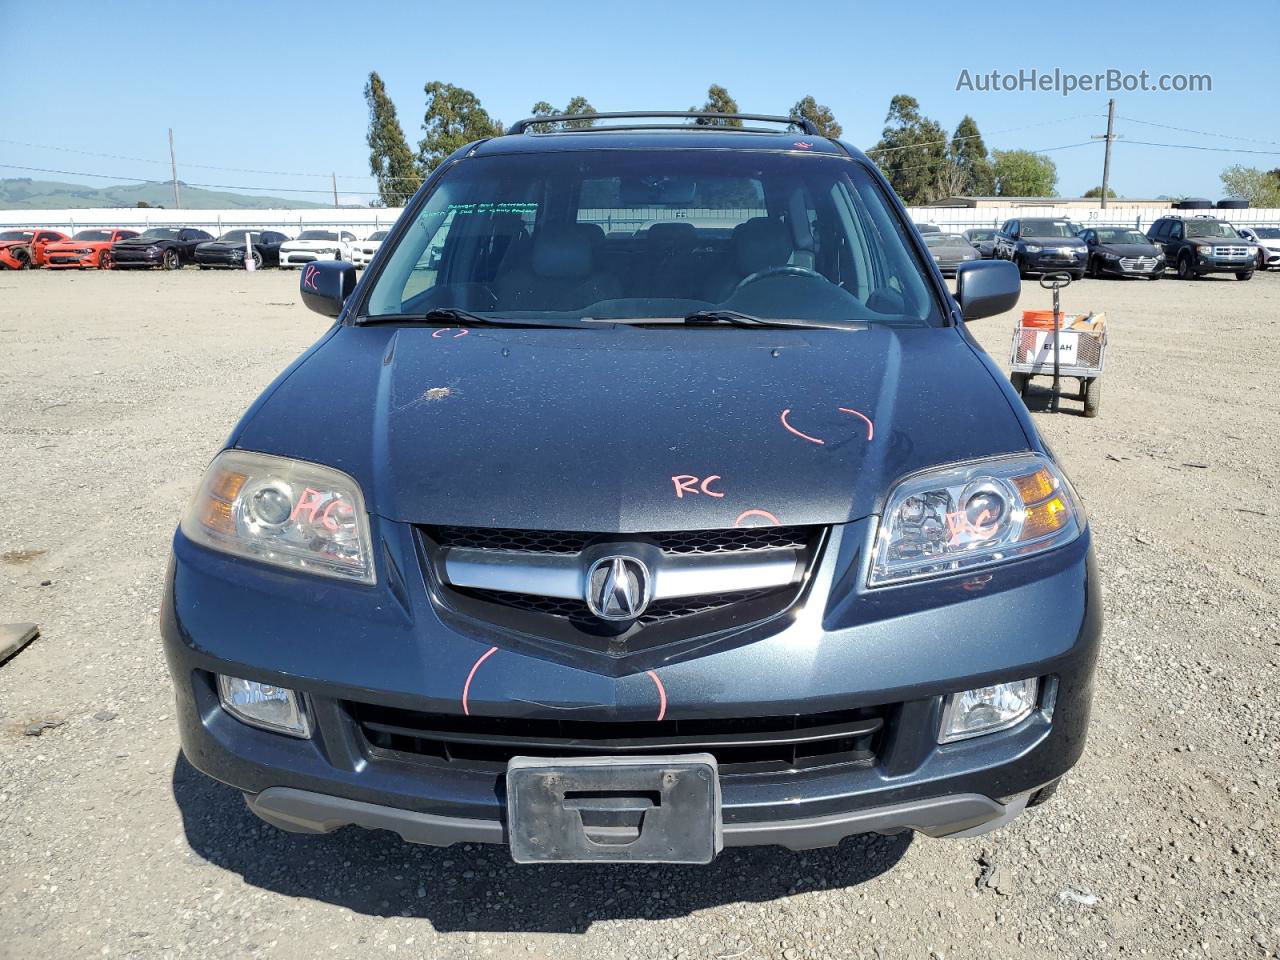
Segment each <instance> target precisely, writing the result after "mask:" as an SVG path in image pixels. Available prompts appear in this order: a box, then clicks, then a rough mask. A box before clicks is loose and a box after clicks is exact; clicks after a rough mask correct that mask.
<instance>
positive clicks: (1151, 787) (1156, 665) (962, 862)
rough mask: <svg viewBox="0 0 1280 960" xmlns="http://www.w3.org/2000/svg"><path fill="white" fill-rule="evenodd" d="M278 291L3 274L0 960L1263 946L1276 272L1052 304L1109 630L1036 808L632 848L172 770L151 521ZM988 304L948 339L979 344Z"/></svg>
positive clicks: (1267, 878)
mask: <svg viewBox="0 0 1280 960" xmlns="http://www.w3.org/2000/svg"><path fill="white" fill-rule="evenodd" d="M297 282H298V275H297V274H296V273H284V274H282V273H278V272H263V273H258V274H244V273H213V274H210V273H201V272H196V271H190V270H187V271H183V272H181V273H179V274H141V275H139V274H126V275H121V274H105V273H90V274H86V275H81V276H67V275H65V274H53V273H50V272H47V271H43V272H31V273H24V274H16V273H8V274H0V490H3V495H4V506H3V509H0V623H2V622H7V621H25V620H33V621H36V622H38V623H39V625H40V629H41V636H40V638H39V639H37V640H36V641H35V642H34V643H33V644H32V645H31V646H29V647H28V648H27V649H26V650H25V651H23V652H22V653H20V654H18V655H17V656H16V657H14V658H13V659H11V660H10V661H9V662H7V663H5V664H4V665H3V666H0V956H2V957H5V958H8V957H13V958H19V957H22V958H26V957H33V958H34V957H40V958H62V957H85V956H95V957H96V956H103V955H111V956H124V957H162V956H184V955H187V956H197V957H224V956H225V957H258V956H261V957H272V958H293V957H299V958H301V957H307V958H312V957H316V956H335V957H356V956H384V955H386V954H390V953H393V952H394V953H396V954H398V955H401V956H411V957H418V956H421V957H450V958H453V957H467V958H470V957H477V958H479V957H511V956H521V957H526V956H527V957H534V958H538V957H545V958H553V957H554V958H557V960H573V958H587V957H591V958H599V957H609V958H630V957H634V958H645V960H648V958H671V957H681V958H685V960H689V958H719V960H729V958H734V960H737V958H764V957H769V958H773V957H777V958H783V960H797V958H809V957H867V958H872V957H874V958H898V957H902V958H929V960H932V958H958V957H980V958H984V960H999V958H1021V957H1033V958H1038V957H1048V956H1066V957H1153V958H1165V957H1186V956H1194V957H1218V958H1229V960H1239V958H1250V957H1266V956H1280V817H1278V814H1280V698H1277V696H1276V690H1277V680H1280V669H1278V667H1280V626H1278V624H1280V596H1278V593H1280V561H1278V560H1277V557H1280V549H1278V548H1277V541H1276V536H1277V535H1276V530H1277V524H1278V522H1280V500H1278V499H1277V495H1276V490H1275V489H1273V487H1275V486H1276V485H1277V484H1278V483H1280V444H1278V440H1280V390H1278V389H1277V388H1278V387H1280V274H1272V275H1258V276H1256V277H1255V278H1254V279H1253V280H1252V281H1250V282H1249V283H1240V282H1237V281H1235V280H1234V279H1233V278H1231V277H1227V278H1225V279H1221V280H1219V279H1211V280H1204V281H1199V282H1194V283H1183V282H1178V281H1176V280H1173V279H1166V280H1164V281H1161V282H1159V283H1145V282H1141V281H1095V280H1088V281H1084V282H1082V283H1080V284H1077V285H1073V286H1072V287H1071V288H1070V289H1069V290H1068V291H1066V293H1065V294H1064V300H1065V304H1066V306H1067V307H1068V308H1070V309H1076V310H1082V309H1089V308H1091V309H1094V310H1105V311H1106V312H1107V313H1108V315H1109V317H1110V321H1111V327H1110V330H1111V348H1110V362H1109V365H1108V370H1107V373H1106V377H1105V381H1104V382H1105V392H1104V397H1103V406H1102V415H1101V416H1100V417H1099V418H1097V419H1093V420H1086V419H1084V418H1082V417H1080V416H1078V411H1079V409H1080V405H1079V404H1078V403H1075V402H1069V403H1067V404H1066V409H1065V412H1062V413H1059V414H1056V415H1055V414H1050V413H1048V412H1045V411H1044V409H1043V408H1044V405H1045V395H1044V393H1043V392H1042V391H1038V390H1033V393H1032V395H1031V397H1030V398H1029V400H1028V402H1029V405H1030V406H1031V407H1032V409H1033V410H1034V411H1037V412H1036V414H1035V416H1036V420H1037V422H1038V424H1039V425H1040V427H1041V428H1042V429H1043V431H1044V433H1045V435H1046V436H1047V438H1048V440H1049V442H1050V443H1051V444H1052V446H1053V448H1054V450H1055V452H1056V453H1057V455H1058V457H1059V458H1060V459H1061V461H1062V462H1063V463H1064V464H1065V465H1066V467H1067V469H1068V471H1069V472H1070V474H1071V476H1072V477H1073V479H1074V481H1075V483H1076V486H1077V488H1078V490H1079V491H1080V493H1081V494H1082V496H1083V497H1084V499H1085V500H1086V502H1087V506H1088V509H1089V511H1090V515H1091V520H1092V523H1093V527H1094V531H1095V535H1096V543H1097V552H1098V558H1099V562H1100V567H1101V571H1102V576H1103V580H1104V586H1105V590H1106V599H1105V604H1106V638H1105V642H1104V653H1103V656H1102V660H1101V664H1100V667H1099V673H1098V682H1097V698H1096V703H1095V711H1094V722H1093V728H1092V733H1091V738H1090V742H1089V747H1088V750H1087V753H1086V755H1085V757H1084V759H1083V761H1082V762H1081V763H1080V765H1079V766H1078V767H1077V768H1076V770H1075V771H1074V772H1073V774H1072V775H1071V776H1070V777H1069V779H1068V780H1067V781H1066V782H1065V784H1064V785H1063V787H1062V789H1061V791H1060V792H1059V794H1058V796H1057V798H1056V799H1055V800H1054V801H1053V802H1052V803H1050V804H1049V805H1047V806H1045V807H1042V808H1040V809H1038V810H1035V811H1031V812H1029V813H1028V814H1027V815H1026V816H1024V817H1022V818H1021V819H1019V820H1018V821H1017V822H1016V823H1015V824H1014V825H1013V826H1011V827H1010V828H1008V829H1006V830H1004V831H1002V832H1000V833H996V834H991V835H988V836H985V837H980V838H976V839H972V840H956V841H936V840H929V839H927V838H916V839H914V840H913V839H910V838H906V837H897V838H880V837H859V838H854V839H852V840H850V841H847V842H846V843H845V844H844V845H842V846H841V847H839V848H837V849H832V850H825V851H815V852H810V853H804V854H799V853H790V852H787V851H784V850H781V849H760V850H730V851H728V852H726V853H725V854H724V855H723V856H721V858H720V859H719V860H718V861H717V862H716V863H715V864H713V865H712V866H710V867H707V868H640V869H636V868H626V867H594V868H589V869H582V868H574V867H560V868H551V867H545V868H528V867H517V866H515V865H513V864H512V863H511V861H510V858H509V856H508V854H507V853H506V851H505V850H504V849H498V848H476V847H454V848H451V849H445V850H437V849H432V848H423V847H413V846H409V845H406V844H403V843H401V842H400V840H399V839H398V838H397V837H394V836H392V835H390V834H384V833H366V832H362V831H359V830H356V829H349V830H345V831H342V832H340V833H337V834H334V835H332V836H328V837H320V838H297V837H293V836H290V835H286V834H283V833H280V832H279V831H277V830H275V829H273V828H270V827H267V826H265V825H262V824H260V823H259V822H258V821H257V820H255V818H254V817H253V816H252V815H251V814H250V813H249V812H248V811H247V810H246V808H245V806H244V804H243V802H242V801H241V799H240V797H239V795H238V794H236V793H235V792H234V791H232V790H230V789H228V788H225V787H222V786H220V785H218V784H215V783H212V782H210V781H208V780H206V779H205V778H204V777H203V776H201V775H199V774H196V773H195V772H194V771H193V770H192V769H191V768H190V767H189V766H188V765H187V764H186V763H185V762H184V761H183V760H182V759H181V758H180V756H179V753H178V748H177V736H176V731H175V728H174V722H173V718H172V712H173V706H172V693H171V687H170V682H169V677H168V675H167V672H166V670H165V666H164V662H163V658H162V655H161V652H160V644H159V638H158V628H157V622H156V619H157V618H156V614H157V607H158V602H159V595H160V589H161V581H162V578H163V574H164V567H165V561H166V556H167V553H168V542H169V537H170V535H171V533H172V530H173V527H174V525H175V523H176V521H177V519H178V516H179V514H180V513H181V511H182V510H183V508H184V507H185V505H186V503H187V501H188V498H189V497H190V495H191V493H192V492H193V490H194V488H195V485H196V483H197V480H198V479H199V477H200V475H201V472H202V470H203V469H204V467H205V465H206V463H207V462H208V460H209V457H210V456H211V454H212V453H213V452H214V451H215V450H216V449H217V448H218V446H219V444H221V442H222V441H223V439H224V438H225V437H226V435H227V433H228V431H229V430H230V428H231V426H232V425H233V423H234V422H235V420H236V418H237V416H238V415H239V413H240V412H241V410H242V409H243V408H244V407H245V406H246V405H247V404H248V403H249V402H250V401H251V400H252V399H253V397H254V396H255V395H256V394H257V393H258V391H259V390H260V389H261V388H262V387H263V386H265V385H266V384H267V383H268V382H269V381H270V380H271V379H272V378H273V377H274V376H275V374H276V373H277V372H278V371H279V369H280V368H281V367H283V366H284V365H285V364H286V363H287V362H288V361H289V360H290V359H291V358H292V357H293V356H295V355H296V354H297V353H298V352H299V351H300V350H301V349H302V348H303V347H304V346H306V345H307V344H309V343H310V342H312V341H313V340H314V339H315V338H316V337H317V336H318V335H319V334H320V332H321V331H322V330H323V329H324V328H325V326H326V324H325V321H324V320H322V319H321V318H319V317H317V316H316V315H315V314H312V313H309V312H307V311H306V310H305V309H304V308H303V307H302V306H301V305H300V303H299V302H298V300H299V298H298V295H297V286H296V285H297ZM1047 306H1049V294H1048V293H1047V292H1045V291H1043V290H1041V289H1039V288H1038V287H1037V286H1035V284H1034V283H1028V284H1026V285H1025V287H1024V291H1023V301H1022V303H1021V304H1020V309H1021V308H1022V307H1047ZM1012 322H1013V321H1012V315H1008V316H1004V317H996V318H991V319H987V320H981V321H978V322H976V323H975V325H974V329H975V332H976V334H977V336H978V337H979V339H981V340H982V342H983V344H984V345H985V346H986V347H987V349H989V350H990V351H991V353H992V354H993V355H994V356H995V357H996V358H997V359H999V360H1000V361H1001V362H1002V363H1003V362H1004V361H1005V360H1007V357H1008V344H1009V337H1010V332H1011V329H1012ZM1027 629H1028V630H1035V629H1036V623H1035V621H1034V619H1029V620H1028V622H1027ZM1013 642H1016V640H1014V641H1013ZM42 722H45V723H46V726H44V728H43V731H42V734H41V735H39V736H34V735H29V731H30V730H31V725H32V724H37V725H40V724H41V723H42ZM984 864H985V866H984Z"/></svg>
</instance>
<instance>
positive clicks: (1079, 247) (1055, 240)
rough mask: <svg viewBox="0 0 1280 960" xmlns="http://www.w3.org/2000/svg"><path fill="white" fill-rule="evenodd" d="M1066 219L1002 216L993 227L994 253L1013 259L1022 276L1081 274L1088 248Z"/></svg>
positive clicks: (1075, 228) (1075, 278)
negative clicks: (994, 235) (1010, 218)
mask: <svg viewBox="0 0 1280 960" xmlns="http://www.w3.org/2000/svg"><path fill="white" fill-rule="evenodd" d="M1077 229H1078V227H1076V225H1074V224H1072V223H1071V221H1069V220H1060V219H1056V218H1040V217H1035V218H1031V219H1027V220H1022V219H1017V220H1006V221H1005V222H1004V224H1003V225H1002V226H1001V227H1000V229H999V230H997V231H996V238H995V255H996V256H997V257H999V258H1000V259H1002V260H1011V261H1013V264H1014V266H1016V267H1017V268H1018V273H1019V274H1021V275H1022V276H1023V277H1027V276H1030V275H1032V274H1046V273H1066V274H1070V276H1071V278H1072V279H1073V280H1079V279H1080V278H1081V277H1083V276H1084V270H1085V266H1086V264H1087V263H1088V250H1087V249H1086V247H1085V245H1084V241H1083V240H1081V239H1080V238H1079V237H1077V236H1076V230H1077Z"/></svg>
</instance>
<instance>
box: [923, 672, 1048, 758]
mask: <svg viewBox="0 0 1280 960" xmlns="http://www.w3.org/2000/svg"><path fill="white" fill-rule="evenodd" d="M1039 686H1040V684H1039V682H1038V681H1037V680H1036V679H1034V678H1033V679H1030V680H1016V681H1014V682H1013V683H997V684H995V685H993V686H990V687H978V688H977V689H976V690H965V691H964V692H963V693H953V694H951V695H950V696H949V697H947V700H946V703H945V704H944V705H943V708H942V724H941V726H940V727H939V729H938V742H939V743H953V742H954V741H956V740H968V739H969V738H970V737H978V736H981V735H982V734H984V733H995V732H996V731H997V730H1008V729H1009V728H1010V727H1015V726H1017V725H1018V724H1020V723H1021V722H1022V721H1023V720H1025V719H1026V718H1027V717H1029V716H1030V715H1031V711H1032V710H1034V709H1035V706H1036V693H1037V692H1038V690H1039Z"/></svg>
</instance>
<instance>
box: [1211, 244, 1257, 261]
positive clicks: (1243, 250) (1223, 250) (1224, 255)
mask: <svg viewBox="0 0 1280 960" xmlns="http://www.w3.org/2000/svg"><path fill="white" fill-rule="evenodd" d="M1213 255H1214V256H1215V257H1217V258H1218V259H1221V260H1231V259H1235V258H1237V257H1248V256H1251V255H1252V251H1251V250H1250V249H1249V248H1248V247H1214V248H1213Z"/></svg>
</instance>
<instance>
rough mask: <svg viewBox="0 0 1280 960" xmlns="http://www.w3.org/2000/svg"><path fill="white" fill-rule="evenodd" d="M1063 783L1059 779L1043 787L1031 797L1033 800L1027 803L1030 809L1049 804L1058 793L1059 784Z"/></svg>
mask: <svg viewBox="0 0 1280 960" xmlns="http://www.w3.org/2000/svg"><path fill="white" fill-rule="evenodd" d="M1060 783H1062V778H1061V777H1059V778H1058V779H1057V780H1055V781H1053V783H1046V784H1045V785H1044V786H1043V787H1041V788H1040V789H1039V790H1037V791H1036V792H1035V793H1033V794H1032V795H1031V799H1030V800H1028V801H1027V806H1028V807H1038V806H1040V804H1042V803H1047V802H1048V801H1049V800H1051V799H1053V795H1054V794H1055V793H1057V792H1058V784H1060Z"/></svg>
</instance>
